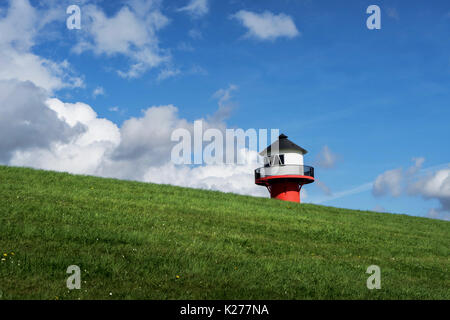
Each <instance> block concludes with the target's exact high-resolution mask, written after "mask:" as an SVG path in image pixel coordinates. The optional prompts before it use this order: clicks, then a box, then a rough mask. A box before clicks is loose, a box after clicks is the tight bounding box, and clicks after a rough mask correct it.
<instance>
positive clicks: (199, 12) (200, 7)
mask: <svg viewBox="0 0 450 320" xmlns="http://www.w3.org/2000/svg"><path fill="white" fill-rule="evenodd" d="M178 11H185V12H187V13H189V14H190V15H192V16H193V17H201V16H203V15H205V14H207V13H208V11H209V5H208V0H190V1H189V3H188V4H187V5H186V6H184V7H182V8H180V9H178Z"/></svg>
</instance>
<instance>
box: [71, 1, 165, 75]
mask: <svg viewBox="0 0 450 320" xmlns="http://www.w3.org/2000/svg"><path fill="white" fill-rule="evenodd" d="M83 19H84V20H83V28H82V29H81V30H80V31H81V36H80V37H81V38H80V41H79V42H78V43H77V45H76V46H75V47H74V48H73V50H74V52H76V53H79V54H81V53H83V52H85V51H93V52H94V53H95V54H96V55H105V56H108V57H111V56H116V55H121V56H125V57H127V58H129V59H130V60H131V61H132V63H131V65H130V66H129V68H128V70H118V71H117V72H118V74H119V75H120V76H122V77H124V78H136V77H139V76H140V75H142V74H143V73H145V72H146V71H147V70H149V69H151V68H155V67H158V66H160V65H162V64H164V63H165V62H167V61H169V60H170V54H169V53H168V52H167V50H163V49H161V48H160V47H159V40H158V37H157V32H158V31H159V30H161V29H162V28H164V27H165V26H167V25H168V23H169V19H168V18H167V17H166V16H165V15H164V14H162V12H161V10H160V2H159V1H144V0H133V1H128V2H127V4H126V5H124V6H123V7H122V8H121V9H120V10H119V11H118V12H117V13H115V14H114V15H113V16H108V15H107V14H106V13H105V12H104V11H103V10H102V9H101V8H99V7H98V6H95V5H87V6H84V7H83Z"/></svg>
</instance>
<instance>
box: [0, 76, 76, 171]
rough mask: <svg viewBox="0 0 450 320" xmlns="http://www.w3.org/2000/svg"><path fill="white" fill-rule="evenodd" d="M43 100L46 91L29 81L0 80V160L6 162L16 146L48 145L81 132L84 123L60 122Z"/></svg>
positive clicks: (34, 146) (29, 147) (31, 147)
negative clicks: (76, 124) (70, 123)
mask: <svg viewBox="0 0 450 320" xmlns="http://www.w3.org/2000/svg"><path fill="white" fill-rule="evenodd" d="M45 99H46V94H45V91H44V90H43V89H40V88H38V87H36V86H35V85H34V84H33V83H32V82H30V81H27V82H21V81H15V80H0V101H1V105H0V137H1V138H0V161H1V162H7V161H8V160H9V159H10V158H11V157H12V155H13V153H14V151H15V150H17V149H20V150H30V149H34V148H49V147H51V145H52V144H53V143H57V142H62V143H65V142H69V141H70V140H71V139H72V138H73V137H75V136H77V135H78V134H80V133H82V132H83V131H84V127H83V126H80V125H78V126H69V125H67V123H66V122H64V121H61V120H60V119H59V118H58V116H57V113H56V112H54V111H53V110H51V109H49V108H47V106H46V104H45Z"/></svg>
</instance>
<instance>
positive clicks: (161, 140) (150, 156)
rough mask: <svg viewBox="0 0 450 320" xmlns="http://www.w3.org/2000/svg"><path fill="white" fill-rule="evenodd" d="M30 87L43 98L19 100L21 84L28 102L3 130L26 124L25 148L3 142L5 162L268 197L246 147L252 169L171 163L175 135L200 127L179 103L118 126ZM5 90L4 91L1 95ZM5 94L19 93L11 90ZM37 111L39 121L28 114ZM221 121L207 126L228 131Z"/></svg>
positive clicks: (214, 120) (205, 126)
mask: <svg viewBox="0 0 450 320" xmlns="http://www.w3.org/2000/svg"><path fill="white" fill-rule="evenodd" d="M22 85H25V84H22ZM28 85H29V86H32V88H33V90H34V91H36V92H34V91H33V90H32V92H34V94H35V95H37V98H35V99H32V97H33V96H32V95H25V94H22V95H20V93H21V92H24V88H22V87H19V88H17V89H16V92H17V94H16V95H14V96H15V97H16V98H17V99H19V98H21V99H22V100H20V101H19V102H20V103H24V102H27V103H29V105H27V106H26V108H25V107H24V108H22V109H21V108H18V107H17V106H20V103H19V102H16V103H14V108H13V107H12V109H13V110H16V111H17V112H16V113H13V114H12V115H11V116H8V117H7V116H6V115H9V113H8V110H6V109H2V110H1V111H2V112H3V113H2V117H1V120H4V121H5V123H10V124H11V125H12V128H10V127H7V126H6V127H4V129H5V130H8V131H14V130H12V129H14V128H15V127H14V126H15V125H16V124H21V123H24V125H23V126H25V127H20V126H18V127H17V130H15V131H14V132H17V133H18V134H23V137H22V138H23V140H24V141H23V143H16V142H14V143H12V144H11V145H7V146H2V145H0V162H2V163H6V164H9V165H14V166H29V167H34V168H41V169H47V170H57V171H67V172H71V173H77V174H89V175H97V176H103V177H114V178H120V179H130V180H139V181H146V182H155V183H165V184H175V185H180V186H186V187H193V188H203V189H211V190H220V191H224V192H235V193H240V194H251V195H257V196H268V192H267V190H266V189H265V188H262V187H260V186H257V185H255V184H254V176H253V170H254V169H255V168H256V167H257V166H258V163H257V153H256V151H252V152H246V151H245V150H239V152H241V153H244V156H245V158H246V159H247V160H248V161H247V162H246V164H245V165H236V164H227V165H208V164H206V165H202V166H187V165H186V166H184V165H174V164H173V163H172V162H171V159H170V155H171V150H172V147H173V146H174V144H175V142H172V141H171V139H170V137H171V134H172V132H173V131H174V130H175V129H177V128H185V129H187V130H189V131H190V132H191V133H192V132H193V122H190V121H187V120H186V119H182V118H180V117H179V116H178V109H177V108H176V107H175V106H173V105H166V106H152V107H149V108H147V109H145V110H143V114H142V116H140V117H135V118H130V119H128V120H126V121H125V122H124V123H123V125H122V126H121V127H120V128H119V127H117V126H116V125H115V124H114V123H113V122H111V121H109V120H108V119H102V118H99V117H98V115H97V113H96V112H95V111H94V110H93V108H92V107H91V106H89V105H87V104H84V103H81V102H78V103H64V102H62V101H61V100H59V99H48V100H45V95H44V94H43V93H42V92H41V91H39V89H37V88H36V87H35V86H33V85H32V84H31V83H29V84H28ZM0 88H1V86H0ZM226 91H227V90H224V92H225V93H226ZM1 92H2V91H1V89H0V98H1V97H2V96H1ZM5 92H6V91H5ZM5 95H6V96H13V95H11V93H10V92H9V91H8V92H6V93H5ZM33 108H35V110H34V111H35V112H36V113H38V114H39V115H41V116H40V117H36V114H34V113H29V110H33ZM5 110H6V111H5ZM11 118H12V119H14V121H11V120H10V119H11ZM36 119H37V122H34V121H35V120H36ZM222 120H223V119H219V118H218V117H214V116H213V117H209V119H208V120H206V121H203V129H204V130H206V129H208V128H218V129H219V130H221V131H222V132H223V130H224V129H225V124H224V123H223V122H222ZM24 128H28V129H27V130H28V131H27V130H25V129H24ZM61 128H63V129H64V130H63V129H61ZM0 130H1V129H0ZM64 132H67V133H66V134H63V133H64ZM60 135H61V136H60ZM2 136H3V135H2ZM38 138H39V139H38ZM37 139H38V140H37ZM16 140H17V139H16Z"/></svg>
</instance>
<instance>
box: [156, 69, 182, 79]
mask: <svg viewBox="0 0 450 320" xmlns="http://www.w3.org/2000/svg"><path fill="white" fill-rule="evenodd" d="M180 73H181V71H180V70H179V69H170V68H168V69H163V70H161V72H160V73H159V74H158V77H157V78H156V79H157V80H158V81H162V80H166V79H169V78H173V77H176V76H177V75H179V74H180Z"/></svg>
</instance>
